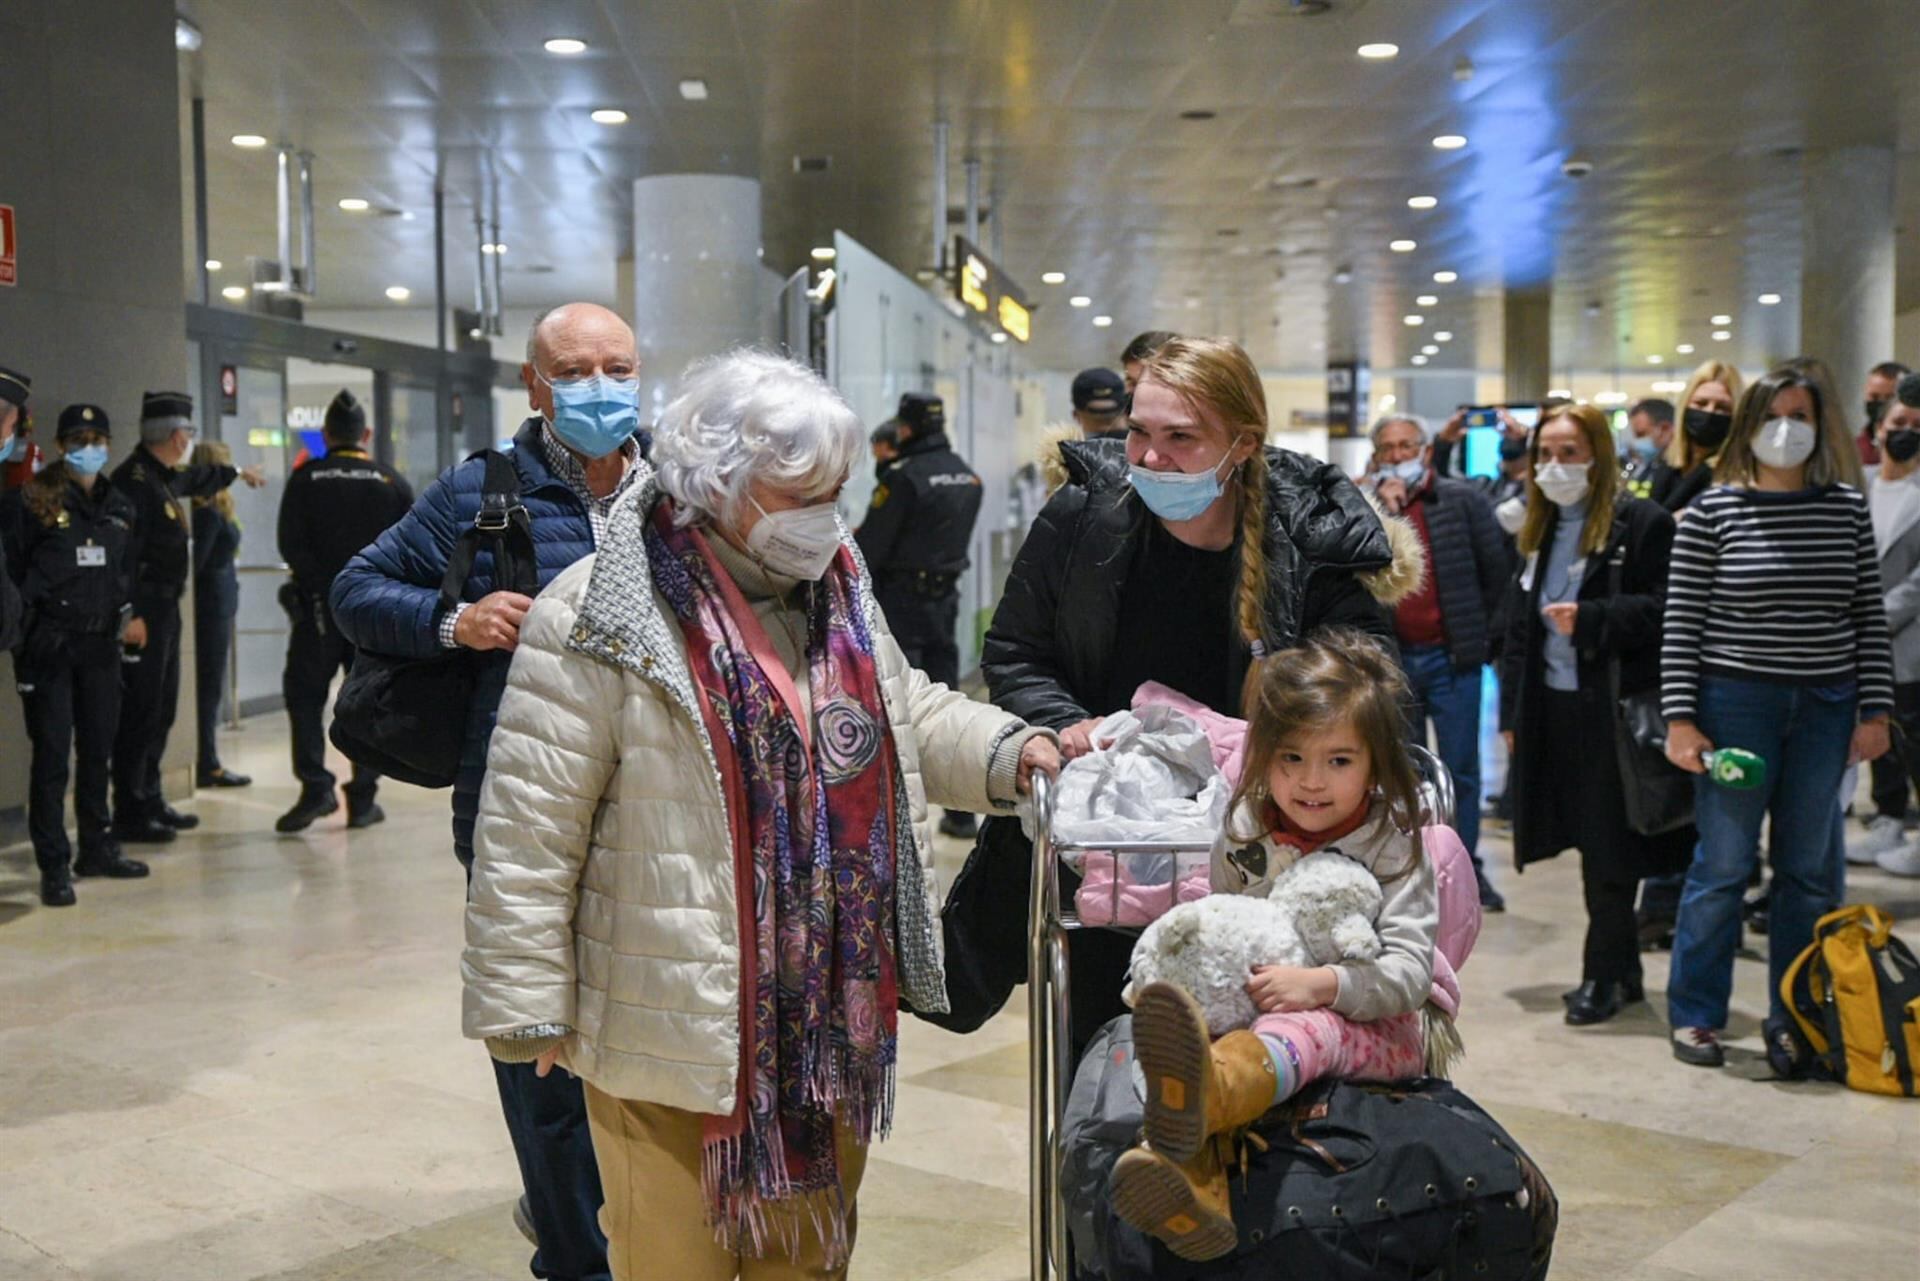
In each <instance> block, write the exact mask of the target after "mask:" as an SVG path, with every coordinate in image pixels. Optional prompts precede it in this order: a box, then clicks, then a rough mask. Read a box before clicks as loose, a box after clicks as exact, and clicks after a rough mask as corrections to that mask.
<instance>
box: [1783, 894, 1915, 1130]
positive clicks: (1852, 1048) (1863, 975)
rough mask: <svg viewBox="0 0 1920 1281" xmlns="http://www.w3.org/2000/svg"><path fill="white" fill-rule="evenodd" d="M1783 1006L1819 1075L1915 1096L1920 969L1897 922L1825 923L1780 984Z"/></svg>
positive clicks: (1851, 917)
mask: <svg viewBox="0 0 1920 1281" xmlns="http://www.w3.org/2000/svg"><path fill="white" fill-rule="evenodd" d="M1780 998H1781V1000H1783V1001H1784V1002H1785V1003H1786V1006H1787V1010H1788V1012H1789V1013H1790V1014H1791V1015H1792V1016H1793V1022H1794V1023H1795V1024H1796V1025H1797V1028H1796V1029H1795V1031H1796V1035H1795V1037H1794V1039H1795V1040H1798V1041H1800V1042H1802V1043H1803V1044H1804V1046H1805V1047H1806V1048H1807V1049H1808V1050H1809V1051H1810V1054H1809V1056H1808V1058H1809V1059H1810V1060H1811V1061H1810V1063H1807V1064H1806V1066H1808V1067H1810V1068H1811V1069H1812V1072H1813V1074H1816V1075H1819V1076H1824V1077H1828V1078H1830V1079H1832V1080H1835V1081H1840V1082H1844V1083H1845V1084H1846V1085H1848V1086H1849V1087H1851V1088H1853V1089H1856V1090H1865V1091H1867V1092H1869V1093H1872V1094H1904V1095H1907V1096H1909V1097H1911V1096H1912V1095H1913V1094H1914V1077H1915V1073H1916V1072H1920V962H1917V961H1915V960H1914V956H1913V952H1912V950H1911V949H1910V948H1908V947H1907V945H1906V944H1905V943H1903V942H1901V941H1900V940H1899V939H1897V938H1895V937H1894V934H1893V918H1892V917H1890V916H1888V915H1887V914H1886V913H1885V912H1883V911H1881V910H1880V909H1879V908H1877V907H1872V906H1864V905H1863V906H1858V907H1843V908H1839V909H1838V910H1836V911H1832V912H1828V913H1827V914H1826V915H1825V916H1823V917H1821V918H1820V920H1819V923H1818V924H1816V925H1815V926H1814V927H1813V942H1812V944H1811V945H1809V946H1808V948H1807V950H1806V951H1804V952H1802V953H1800V955H1799V956H1797V957H1795V958H1794V961H1793V964H1792V965H1791V966H1789V967H1788V968H1787V972H1786V975H1785V976H1784V977H1783V978H1782V979H1781V980H1780ZM1778 1066H1779V1065H1778V1064H1776V1067H1778Z"/></svg>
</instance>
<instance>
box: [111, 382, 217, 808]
mask: <svg viewBox="0 0 1920 1281" xmlns="http://www.w3.org/2000/svg"><path fill="white" fill-rule="evenodd" d="M169 426H171V427H173V428H186V429H187V430H189V431H190V430H192V428H193V398H192V397H191V396H188V395H186V394H185V393H184V392H177V391H150V392H148V393H147V394H146V398H145V400H144V402H143V403H142V405H141V409H140V428H141V432H142V434H143V435H146V434H148V433H151V432H155V431H160V430H164V429H166V428H168V427H169ZM162 439H164V437H162ZM239 475H240V472H239V470H238V469H237V468H235V467H232V466H228V465H226V464H208V463H200V464H196V465H194V466H190V467H169V466H168V465H167V464H165V463H163V462H161V461H160V460H159V459H158V458H157V457H155V456H154V454H153V451H152V450H151V449H150V448H148V446H147V445H146V444H145V443H144V441H143V442H142V443H141V444H140V446H139V447H138V448H136V449H135V450H134V451H133V453H132V454H131V455H129V456H128V457H127V459H126V461H125V462H123V463H121V464H120V466H119V467H118V468H116V469H115V470H114V473H113V484H114V487H115V488H116V489H118V490H119V491H120V492H121V493H122V494H124V495H125V496H126V498H127V500H128V501H129V502H130V503H132V504H133V511H134V524H133V538H134V572H133V616H134V617H135V618H137V619H139V620H140V621H141V622H142V623H144V624H145V625H146V629H147V640H146V644H145V645H143V646H141V647H140V648H138V649H133V648H128V649H125V650H124V651H123V653H122V656H121V667H120V675H121V682H120V683H121V694H120V732H119V734H118V735H117V736H116V738H115V740H114V745H113V828H114V833H115V835H117V836H118V837H119V838H120V839H121V840H123V841H129V840H130V841H146V842H149V843H156V844H157V843H164V842H166V841H170V840H172V839H173V833H174V831H175V830H182V831H184V830H185V829H187V828H190V827H194V826H197V825H198V824H199V821H200V820H199V819H198V818H197V817H195V816H193V815H189V814H182V813H180V812H179V811H177V810H175V809H173V808H172V807H171V806H169V805H168V804H167V802H166V799H165V797H164V796H162V795H161V791H160V760H161V757H162V756H164V755H165V753H166V750H167V735H168V734H169V733H171V732H172V730H173V721H174V716H175V713H176V712H177V710H178V704H179V702H180V597H181V596H182V595H183V594H185V592H186V590H187V579H188V578H189V576H190V575H191V574H192V573H193V554H192V536H191V530H192V523H191V521H192V517H191V515H190V513H189V512H188V509H187V500H188V499H190V498H210V497H212V496H213V495H214V494H217V493H219V492H220V491H221V490H222V489H225V488H227V487H228V486H229V485H231V484H233V482H234V480H235V479H236V478H237V477H238V476H239Z"/></svg>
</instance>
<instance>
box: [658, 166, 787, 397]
mask: <svg viewBox="0 0 1920 1281" xmlns="http://www.w3.org/2000/svg"><path fill="white" fill-rule="evenodd" d="M760 276H761V270H760V182H759V180H758V179H757V178H735V177H728V176H725V175H721V174H693V173H686V174H658V175H655V176H653V177H650V178H636V179H635V180H634V183H633V295H632V296H633V311H632V312H631V313H630V316H629V318H630V319H631V320H632V321H633V332H634V336H635V337H636V338H637V339H638V340H639V343H640V360H641V368H640V415H641V417H642V418H643V419H645V420H647V421H650V422H651V421H655V420H657V419H658V418H659V417H660V414H661V411H663V410H664V409H665V408H666V406H667V402H668V401H669V400H670V399H672V395H673V389H674V386H675V384H676V383H678V382H679V379H680V374H681V372H682V371H683V370H684V369H685V368H686V367H687V364H688V362H690V361H692V360H693V359H695V358H696V357H699V356H707V355H712V354H713V353H715V352H721V351H725V350H726V349H727V348H729V347H735V346H738V345H740V344H742V343H752V342H755V341H757V340H758V339H759V337H760V305H761V290H760Z"/></svg>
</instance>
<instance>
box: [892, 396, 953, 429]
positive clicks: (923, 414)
mask: <svg viewBox="0 0 1920 1281" xmlns="http://www.w3.org/2000/svg"><path fill="white" fill-rule="evenodd" d="M898 417H899V419H900V421H901V422H903V423H905V424H906V425H907V426H908V427H909V428H911V429H912V431H913V433H914V434H915V435H916V436H931V435H932V434H933V433H934V432H937V431H945V430H946V428H947V406H946V402H945V401H943V400H941V399H940V398H939V397H938V396H935V395H932V394H930V393H928V392H924V391H910V392H907V393H906V394H905V395H903V396H902V397H900V412H899V414H898Z"/></svg>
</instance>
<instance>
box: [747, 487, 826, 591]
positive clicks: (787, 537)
mask: <svg viewBox="0 0 1920 1281" xmlns="http://www.w3.org/2000/svg"><path fill="white" fill-rule="evenodd" d="M747 501H748V502H751V503H752V504H753V505H754V506H755V507H756V508H758V509H759V512H760V520H759V522H758V523H757V524H755V525H754V527H753V529H752V530H751V531H750V532H749V533H748V534H747V550H748V551H750V552H752V553H753V554H754V555H755V556H758V557H759V558H760V563H761V564H763V565H765V566H766V567H767V568H768V569H770V570H772V571H773V572H774V573H776V574H784V575H786V576H787V577H788V578H798V579H801V580H802V581H805V582H816V581H818V580H819V579H820V577H821V576H822V575H824V574H825V573H826V572H827V567H828V566H830V565H832V564H833V558H834V557H835V556H837V555H839V553H840V520H839V516H838V514H837V513H836V511H835V509H834V505H833V504H832V503H816V504H815V505H813V506H812V507H796V508H794V509H792V510H791V511H783V512H769V511H768V510H767V509H766V508H764V507H761V506H760V503H759V501H758V500H757V499H754V498H751V497H749V498H748V500H747Z"/></svg>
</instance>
